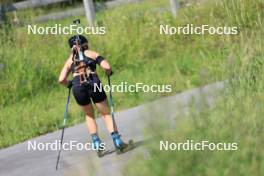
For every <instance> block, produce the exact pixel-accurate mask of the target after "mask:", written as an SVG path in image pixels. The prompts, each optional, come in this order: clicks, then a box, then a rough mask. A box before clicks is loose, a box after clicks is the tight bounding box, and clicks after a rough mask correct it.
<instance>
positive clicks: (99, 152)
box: [97, 149, 105, 158]
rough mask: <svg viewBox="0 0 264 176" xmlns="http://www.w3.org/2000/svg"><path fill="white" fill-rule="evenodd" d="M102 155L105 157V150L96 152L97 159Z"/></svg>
mask: <svg viewBox="0 0 264 176" xmlns="http://www.w3.org/2000/svg"><path fill="white" fill-rule="evenodd" d="M104 155H105V150H101V149H99V150H97V156H98V157H99V158H101V157H103V156H104Z"/></svg>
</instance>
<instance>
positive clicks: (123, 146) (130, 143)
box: [116, 140, 134, 155]
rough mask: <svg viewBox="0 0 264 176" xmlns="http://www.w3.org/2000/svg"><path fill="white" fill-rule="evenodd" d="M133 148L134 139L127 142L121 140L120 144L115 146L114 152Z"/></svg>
mask: <svg viewBox="0 0 264 176" xmlns="http://www.w3.org/2000/svg"><path fill="white" fill-rule="evenodd" d="M133 148H134V141H133V140H129V141H128V143H125V142H122V144H121V145H120V146H116V153H117V154H118V155H119V154H122V153H125V152H127V151H129V150H131V149H133Z"/></svg>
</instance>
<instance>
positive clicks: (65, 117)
mask: <svg viewBox="0 0 264 176" xmlns="http://www.w3.org/2000/svg"><path fill="white" fill-rule="evenodd" d="M70 97H71V88H69V94H68V99H67V103H66V109H65V112H64V119H63V126H62V133H61V140H60V147H59V154H58V157H57V163H56V170H58V165H59V160H60V154H61V148H62V141H63V137H64V130H65V126H66V121H67V119H68V107H69V102H70Z"/></svg>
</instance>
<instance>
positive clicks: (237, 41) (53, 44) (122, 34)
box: [0, 0, 263, 148]
mask: <svg viewBox="0 0 264 176" xmlns="http://www.w3.org/2000/svg"><path fill="white" fill-rule="evenodd" d="M234 2H236V1H234ZM256 2H257V3H259V4H260V3H261V1H256ZM249 4H250V3H249ZM168 5H169V4H168V1H167V0H160V1H155V2H153V1H145V2H143V3H140V4H133V5H132V4H131V5H127V6H122V7H118V8H115V9H112V10H106V11H101V12H99V13H98V14H97V22H98V24H99V25H101V26H106V29H107V34H106V35H103V36H98V35H93V36H88V38H89V41H90V43H91V48H92V49H94V50H96V51H99V52H100V53H101V54H102V55H103V56H105V57H106V58H107V59H108V60H109V61H110V63H111V65H112V67H113V70H114V72H115V75H114V76H113V78H112V79H113V83H114V84H117V83H120V82H122V81H127V82H128V83H130V84H133V83H136V82H143V83H145V84H171V85H172V86H173V91H172V92H171V93H160V94H155V93H143V92H139V93H115V94H114V103H115V107H116V110H120V109H124V108H129V107H132V106H135V105H139V104H142V103H145V102H147V101H151V100H154V99H157V98H159V97H162V96H167V95H170V94H174V93H176V92H181V91H183V90H186V89H190V88H193V87H196V86H201V85H204V84H207V83H210V82H215V81H217V80H223V79H225V78H226V77H227V75H228V73H227V72H226V69H225V68H226V67H227V66H230V64H228V63H229V62H233V59H234V62H235V64H237V62H239V61H240V60H239V57H234V58H233V57H232V56H233V55H231V54H232V53H233V51H235V50H236V49H238V48H240V46H241V38H242V37H244V35H242V34H239V35H237V36H217V35H214V36H209V35H205V36H199V35H189V36H184V35H175V36H163V35H160V34H159V25H160V24H170V25H171V26H185V25H186V24H187V23H193V24H195V25H201V24H210V25H212V26H221V25H230V26H236V25H237V26H239V27H240V28H241V30H242V33H243V34H244V33H248V32H249V31H253V30H256V29H258V28H260V23H259V22H254V21H257V20H261V18H259V17H258V16H257V15H255V13H253V12H259V13H261V11H260V8H259V6H258V8H257V9H255V10H252V9H253V7H255V6H256V3H252V4H250V5H249V10H250V11H249V13H250V15H245V16H243V18H241V19H240V18H238V19H239V20H236V18H235V17H233V16H232V15H234V16H235V15H238V17H239V15H240V12H237V11H235V13H236V14H232V13H233V12H232V13H231V14H230V12H229V13H227V12H226V13H224V12H223V11H222V10H223V9H221V8H219V6H220V7H222V6H223V4H222V3H220V4H218V6H216V5H215V4H214V2H208V3H204V4H202V5H199V6H191V7H186V8H182V9H181V10H180V12H179V15H178V18H177V19H176V20H175V19H173V18H172V17H171V14H170V12H169V11H160V12H159V11H157V9H159V8H167V7H169V6H168ZM224 5H225V6H227V5H230V4H224ZM247 5H248V4H247ZM254 5H255V6H254ZM260 5H261V4H260ZM230 6H231V7H230V8H229V7H228V8H226V10H229V9H231V8H234V7H232V4H231V5H230ZM252 11H253V12H252ZM33 12H34V11H33ZM243 12H244V11H243ZM29 13H32V11H30V12H29ZM208 14H210V15H208ZM260 15H263V14H260ZM81 20H82V21H85V19H84V17H81ZM71 22H72V18H71V19H65V20H59V21H56V22H48V23H45V24H39V25H44V26H46V25H47V26H48V25H53V24H55V23H60V24H62V25H70V24H71ZM0 33H1V38H0V40H1V43H3V44H2V45H1V48H0V49H1V50H0V64H1V65H3V67H4V68H3V69H1V70H0V80H1V81H0V91H1V94H0V111H1V114H0V122H1V126H0V132H1V140H0V147H1V148H2V147H7V146H9V145H12V144H15V143H18V142H21V141H23V140H26V139H29V138H32V137H34V136H38V135H40V134H44V133H47V132H50V131H54V130H57V129H58V125H59V124H60V123H61V121H62V118H63V113H64V107H65V101H66V97H67V95H66V94H67V90H66V89H65V88H63V87H61V86H59V85H58V83H57V77H58V75H59V72H60V69H61V67H62V66H63V64H64V62H65V60H66V58H67V57H68V55H69V52H70V51H69V49H68V46H67V39H68V38H69V37H70V36H69V35H56V36H54V35H45V36H40V35H28V34H27V30H26V27H23V28H15V27H12V26H7V27H6V28H2V29H1V30H0ZM256 33H258V31H256ZM245 39H247V38H245ZM235 54H237V53H235ZM238 54H242V53H238ZM99 74H100V76H101V77H102V81H103V83H105V84H106V79H105V76H104V74H103V72H102V71H99ZM69 111H70V116H71V118H70V123H69V125H73V124H76V123H79V122H82V121H83V120H84V118H83V116H82V115H81V114H82V113H81V112H80V110H79V108H78V107H77V105H76V103H75V102H74V100H73V99H72V101H71V105H70V110H69Z"/></svg>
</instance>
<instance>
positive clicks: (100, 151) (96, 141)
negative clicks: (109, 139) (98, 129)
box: [92, 134, 105, 158]
mask: <svg viewBox="0 0 264 176" xmlns="http://www.w3.org/2000/svg"><path fill="white" fill-rule="evenodd" d="M92 148H93V150H96V151H97V156H98V157H99V158H100V157H102V156H104V151H105V148H104V147H103V145H102V142H101V140H100V138H99V137H98V135H97V134H92Z"/></svg>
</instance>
